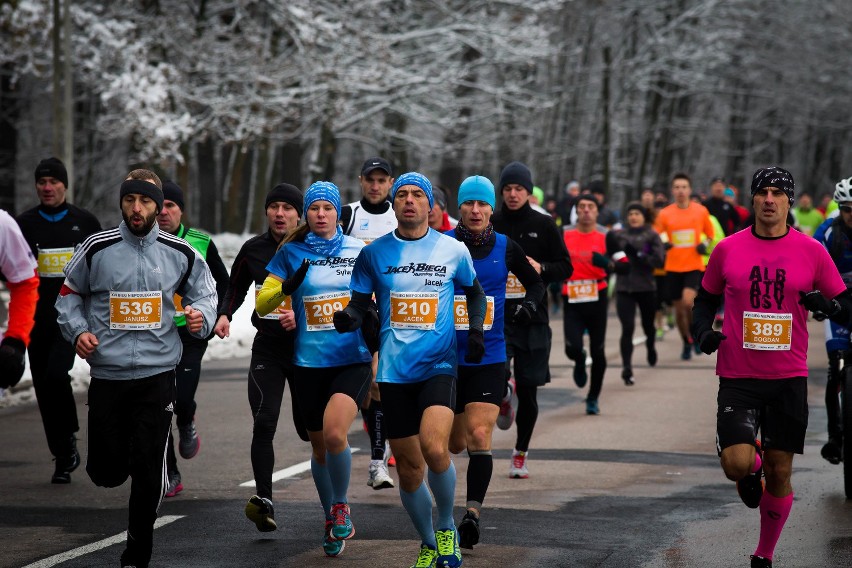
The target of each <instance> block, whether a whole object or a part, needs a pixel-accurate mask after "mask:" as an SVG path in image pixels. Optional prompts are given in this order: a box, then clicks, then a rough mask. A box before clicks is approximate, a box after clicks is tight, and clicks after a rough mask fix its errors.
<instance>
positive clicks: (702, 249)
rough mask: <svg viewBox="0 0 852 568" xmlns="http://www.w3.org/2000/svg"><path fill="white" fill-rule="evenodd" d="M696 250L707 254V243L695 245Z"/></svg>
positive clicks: (702, 254) (701, 253)
mask: <svg viewBox="0 0 852 568" xmlns="http://www.w3.org/2000/svg"><path fill="white" fill-rule="evenodd" d="M695 250H697V251H698V254H700V255H701V256H704V255H705V254H707V245H706V244H705V243H698V244H697V245H695Z"/></svg>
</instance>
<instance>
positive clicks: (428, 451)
mask: <svg viewBox="0 0 852 568" xmlns="http://www.w3.org/2000/svg"><path fill="white" fill-rule="evenodd" d="M422 451H423V459H424V460H426V465H428V466H429V469H431V470H432V471H443V470H444V469H446V464H447V463H448V462H449V461H450V453H449V450H448V449H445V448H442V447H440V446H438V445H433V446H428V447H423V450H422Z"/></svg>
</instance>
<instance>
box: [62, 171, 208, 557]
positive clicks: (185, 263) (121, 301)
mask: <svg viewBox="0 0 852 568" xmlns="http://www.w3.org/2000/svg"><path fill="white" fill-rule="evenodd" d="M120 198H121V201H120V203H121V214H122V217H123V218H124V221H123V222H122V223H121V224H120V225H119V226H118V227H117V228H115V229H109V230H106V231H101V232H99V233H95V234H94V235H92V236H90V237H89V238H88V239H86V241H85V242H84V243H83V244H82V245H81V246H80V247H79V248H78V249H77V251H76V252H75V253H74V256H73V257H72V258H71V260H70V261H69V262H68V264H67V265H66V266H65V270H64V272H65V283H64V284H63V285H62V289H61V290H60V292H59V297H58V298H57V300H56V310H57V312H58V314H59V317H58V323H59V326H60V328H61V330H62V334H63V336H64V337H65V339H67V340H68V341H70V342H71V343H72V344H73V345H74V348H75V351H76V353H77V355H79V356H80V357H81V358H83V359H86V360H87V361H88V362H89V365H90V367H91V377H92V379H91V383H90V384H89V400H88V403H89V424H88V456H87V463H86V472H87V473H88V474H89V477H90V478H91V479H92V481H93V482H94V483H95V485H98V486H102V487H118V486H119V485H122V484H123V483H124V482H125V481H126V480H127V478H128V477H131V478H132V482H131V488H130V503H129V512H128V513H129V521H128V529H127V548H126V549H125V551H124V553H123V554H122V555H121V565H122V566H124V567H135V568H142V567H146V568H147V566H148V563H149V561H150V559H151V550H152V546H153V533H154V521H155V520H156V518H157V510H158V509H159V506H160V503H161V502H162V499H163V494H164V493H165V488H166V471H165V463H164V456H165V452H166V441H167V439H168V433H169V428H170V426H171V422H172V414H173V410H174V400H175V365H176V364H177V362H178V360H179V359H180V356H181V341H180V338H179V336H178V330H177V328H176V327H175V324H174V318H173V315H174V312H175V308H174V295H175V293H178V294H180V295H181V296H182V297H183V304H184V306H185V307H184V310H183V311H184V313H185V314H186V323H187V328H188V330H189V331H190V333H191V334H193V335H195V336H196V337H206V336H207V335H209V334H210V331H211V330H212V328H213V324H214V322H215V321H216V304H217V297H216V283H215V281H214V280H213V277H212V275H211V274H210V270H209V269H208V267H207V264H206V263H205V262H204V260H203V259H202V258H201V257H200V256H199V255H198V253H196V252H195V250H194V249H193V248H192V247H191V246H190V245H189V244H188V243H187V242H186V241H184V240H183V239H179V238H177V237H174V236H172V235H169V234H167V233H165V232H163V231H160V230H159V227H158V225H157V221H156V220H157V213H158V212H159V210H160V209H161V208H162V206H163V191H162V183H161V182H160V179H159V177H157V175H156V174H155V173H153V172H151V171H148V170H134V171H132V172H130V174H129V175H128V176H127V179H126V180H125V181H124V183H122V184H121V194H120Z"/></svg>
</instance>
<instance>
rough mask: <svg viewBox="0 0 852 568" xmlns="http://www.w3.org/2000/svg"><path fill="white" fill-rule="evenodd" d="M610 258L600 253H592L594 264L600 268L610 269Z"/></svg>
mask: <svg viewBox="0 0 852 568" xmlns="http://www.w3.org/2000/svg"><path fill="white" fill-rule="evenodd" d="M609 262H610V261H609V257H608V256H606V255H604V254H601V253H599V252H593V253H592V264H593V265H595V266H597V267H598V268H609Z"/></svg>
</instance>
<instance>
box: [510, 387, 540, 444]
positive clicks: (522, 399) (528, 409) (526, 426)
mask: <svg viewBox="0 0 852 568" xmlns="http://www.w3.org/2000/svg"><path fill="white" fill-rule="evenodd" d="M515 393H517V395H518V412H517V415H516V417H515V422H516V423H517V424H518V438H517V440H516V442H515V449H516V450H518V451H519V452H525V451H527V450H528V449H529V447H530V440H531V439H532V435H533V429H534V428H535V423H536V420H538V399H537V393H538V387H537V386H528V385H520V384H519V385H517V386H516V387H515Z"/></svg>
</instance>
